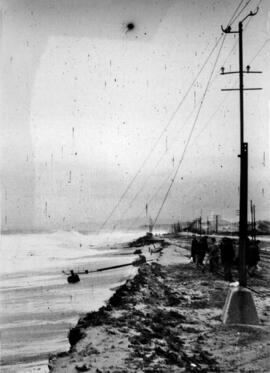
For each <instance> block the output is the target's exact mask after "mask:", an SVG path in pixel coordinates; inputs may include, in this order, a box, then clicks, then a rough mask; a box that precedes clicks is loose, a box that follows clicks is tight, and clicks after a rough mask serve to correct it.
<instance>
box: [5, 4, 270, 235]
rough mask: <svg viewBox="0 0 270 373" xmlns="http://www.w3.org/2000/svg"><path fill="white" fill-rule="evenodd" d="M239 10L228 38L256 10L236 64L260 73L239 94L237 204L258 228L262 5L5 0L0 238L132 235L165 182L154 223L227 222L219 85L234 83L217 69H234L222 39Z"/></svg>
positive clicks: (263, 130)
mask: <svg viewBox="0 0 270 373" xmlns="http://www.w3.org/2000/svg"><path fill="white" fill-rule="evenodd" d="M238 4H240V6H239V8H238V11H237V12H236V13H235V16H236V19H235V20H234V22H233V23H232V29H234V30H237V27H238V22H239V21H241V20H242V19H243V18H244V17H245V16H246V15H247V14H248V13H249V12H250V11H251V10H255V9H256V7H257V5H258V4H259V7H260V9H259V12H258V14H257V15H256V16H254V17H251V18H250V19H248V20H246V21H245V23H244V27H245V28H244V34H243V43H244V66H246V65H250V66H251V70H256V71H263V74H250V75H249V76H247V74H245V87H261V88H263V89H262V90H261V91H247V92H246V93H245V107H244V109H245V114H244V116H245V141H247V142H248V144H249V197H248V198H249V200H252V201H253V203H255V205H256V213H257V218H258V219H268V218H269V205H270V204H269V202H270V191H269V110H270V100H269V98H270V87H269V84H268V83H267V82H269V81H270V67H269V57H270V42H269V40H270V3H269V1H267V0H262V1H259V0H256V1H255V0H251V1H248V0H246V1H234V0H226V1H221V0H220V1H218V0H204V1H199V0H194V1H190V0H181V1H180V0H177V1H176V0H155V1H154V0H147V1H146V0H144V1H143V0H139V1H131V0H96V1H94V0H93V1H86V0H76V1H75V0H73V1H72V0H57V1H56V0H48V1H41V0H9V1H2V3H1V10H2V11H1V56H2V58H1V61H2V64H1V80H2V84H1V86H2V90H1V102H2V105H1V106H2V110H1V111H2V121H1V123H2V126H1V141H2V157H1V160H2V162H1V174H2V214H1V216H2V230H9V229H93V228H97V227H99V226H101V225H102V226H103V227H104V228H107V227H110V226H112V225H115V226H117V224H119V222H120V221H122V222H123V221H124V222H125V223H126V224H131V226H132V225H133V226H134V225H136V224H137V223H138V222H139V223H141V222H143V221H146V220H147V217H146V210H145V206H146V204H147V207H148V210H147V214H148V216H149V215H150V216H151V217H152V218H153V219H155V217H156V216H157V214H158V211H159V210H160V207H161V205H162V202H163V201H164V198H165V196H166V192H167V191H168V188H169V187H170V184H171V181H172V178H174V176H175V180H174V182H173V184H172V186H171V189H170V192H169V194H168V198H167V199H166V201H165V203H164V205H163V208H162V209H161V212H160V215H159V220H158V221H159V222H165V221H175V220H179V219H180V220H186V219H195V218H197V217H198V216H200V215H202V216H203V219H206V218H207V217H209V218H211V217H213V216H214V215H216V214H218V215H220V216H221V217H222V218H224V219H229V220H236V219H237V210H239V158H238V157H237V156H238V154H239V143H240V139H239V132H240V130H239V97H238V96H239V94H238V92H236V91H235V92H222V91H221V89H222V88H231V87H237V84H238V75H235V74H231V75H223V76H222V75H220V68H221V66H224V67H225V71H238V36H237V34H229V35H226V37H225V38H224V40H223V36H222V31H221V25H223V26H224V27H225V26H227V24H228V22H229V21H230V20H231V17H232V16H233V14H234V11H235V9H236V8H237V6H238ZM243 7H245V8H244V9H243V11H242V12H241V14H239V15H238V13H239V11H241V9H242V8H243ZM129 23H132V24H134V28H133V29H131V30H129V29H128V28H127V25H128V24H129ZM215 45H216V48H214V46H215ZM213 48H214V50H213ZM211 51H213V53H212V54H211V55H210V53H211ZM209 55H210V57H209ZM208 57H209V58H208ZM206 60H207V63H206V64H205V61H206ZM200 70H201V73H200V74H198V73H199V72H200ZM210 78H211V79H210ZM178 166H179V167H178ZM178 168H179V170H178V172H176V170H177V169H178ZM105 222H106V224H102V223H105Z"/></svg>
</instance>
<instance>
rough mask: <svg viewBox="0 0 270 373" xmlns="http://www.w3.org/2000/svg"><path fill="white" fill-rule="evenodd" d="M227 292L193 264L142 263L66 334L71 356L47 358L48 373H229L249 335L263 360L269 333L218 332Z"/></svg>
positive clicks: (221, 284) (246, 330) (209, 274)
mask: <svg viewBox="0 0 270 373" xmlns="http://www.w3.org/2000/svg"><path fill="white" fill-rule="evenodd" d="M170 249H171V248H170V247H169V248H168V249H167V250H168V251H170ZM167 250H166V251H167ZM227 291H228V284H227V283H226V282H225V281H222V280H220V279H218V278H217V277H215V275H213V274H211V273H202V271H198V270H197V269H196V268H195V267H194V265H193V264H191V263H189V264H172V265H168V266H164V265H160V264H158V263H151V264H145V265H143V266H142V267H141V268H139V270H138V274H137V275H136V276H135V277H134V279H133V280H128V281H127V282H126V283H125V284H124V285H123V286H121V287H120V288H118V290H117V291H116V292H115V293H114V295H113V296H112V297H111V298H110V300H109V301H108V304H107V305H106V306H104V307H102V308H101V309H100V310H99V311H98V312H91V313H89V314H87V315H86V316H84V317H82V318H81V319H80V320H79V321H78V324H77V325H76V326H75V327H74V328H73V329H71V330H70V333H69V342H70V345H71V348H70V351H69V352H67V353H62V354H58V355H57V356H56V357H50V360H49V369H50V372H58V373H60V372H66V373H70V372H83V371H85V372H86V371H87V372H96V373H109V372H110V373H124V372H146V373H150V372H153V373H154V372H155V373H159V372H160V373H163V372H164V373H165V372H183V373H184V372H194V373H199V372H201V373H202V372H205V373H210V372H215V373H216V372H232V369H233V364H234V366H236V365H237V363H238V364H239V363H241V362H242V363H243V361H244V360H243V361H241V359H237V358H236V353H237V351H239V352H241V348H242V350H243V351H242V352H244V350H245V345H244V343H243V340H246V341H247V344H249V342H248V340H251V339H252V338H251V335H253V339H254V338H255V340H256V338H257V339H258V343H257V342H256V343H257V345H256V346H257V347H256V346H255V350H254V351H253V353H255V354H257V352H258V351H259V354H261V356H264V355H265V356H267V351H268V352H269V343H265V341H267V338H268V342H269V327H268V329H266V330H265V331H262V332H258V336H257V337H256V335H255V334H254V331H253V330H248V328H246V329H245V328H244V329H243V330H242V329H241V328H239V329H233V328H228V327H225V326H224V325H222V323H221V321H220V319H221V313H222V307H223V305H224V301H225V299H226V295H227ZM240 337H242V340H241V344H240V345H239V346H238V342H239V340H240V339H241V338H240ZM226 340H227V341H228V343H229V346H227V347H226ZM241 346H242V347H241ZM237 349H238V350H237ZM257 350H258V351H257ZM233 351H234V352H233ZM250 352H252V351H251V349H250ZM252 356H253V355H252ZM243 364H245V361H244V363H243ZM242 368H243V367H242ZM255 368H256V364H255ZM233 371H238V370H233ZM241 371H243V372H244V371H246V370H241ZM254 371H260V372H264V371H265V372H266V371H267V370H258V369H255V370H254Z"/></svg>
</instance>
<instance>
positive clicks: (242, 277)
mask: <svg viewBox="0 0 270 373" xmlns="http://www.w3.org/2000/svg"><path fill="white" fill-rule="evenodd" d="M257 12H258V9H257V10H256V11H255V12H250V13H249V14H248V15H247V16H246V17H245V18H244V19H243V20H242V21H241V22H239V24H238V31H231V27H230V26H228V27H227V28H226V29H223V27H222V31H223V32H225V33H226V34H239V71H229V72H225V69H224V67H222V68H221V74H222V75H224V74H239V88H229V89H222V91H239V101H240V102H239V104H240V155H239V157H240V221H239V285H240V286H243V287H246V285H247V273H246V245H247V212H248V144H247V143H246V142H244V91H245V90H257V89H261V88H244V78H243V77H244V73H247V74H251V73H261V71H250V66H247V67H246V71H244V70H243V22H244V21H245V20H246V19H247V18H248V17H251V16H255V15H256V14H257Z"/></svg>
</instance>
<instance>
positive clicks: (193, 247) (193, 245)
mask: <svg viewBox="0 0 270 373" xmlns="http://www.w3.org/2000/svg"><path fill="white" fill-rule="evenodd" d="M197 252H198V241H197V238H196V236H195V235H193V240H192V242H191V253H190V257H191V258H192V261H193V263H196V256H197Z"/></svg>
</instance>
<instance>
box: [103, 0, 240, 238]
mask: <svg viewBox="0 0 270 373" xmlns="http://www.w3.org/2000/svg"><path fill="white" fill-rule="evenodd" d="M242 2H243V0H241V1H240V4H239V5H238V6H237V8H236V10H235V11H234V13H233V16H234V15H235V13H236V12H237V10H238V9H239V7H240V6H241V4H242ZM233 16H232V17H233ZM232 17H231V19H232ZM230 22H231V21H230ZM221 39H222V35H220V37H219V38H218V40H217V41H216V43H215V45H214V47H213V48H212V50H211V52H210V53H209V55H208V57H207V58H206V60H205V62H204V63H203V65H202V66H201V68H200V70H199V72H198V73H197V75H196V77H195V78H194V80H193V81H192V83H191V84H190V86H189V88H188V90H187V91H186V93H185V95H184V97H183V98H182V100H181V101H180V102H179V104H178V105H177V107H176V109H175V110H174V112H173V113H172V115H171V117H170V119H169V121H168V122H167V124H166V126H165V127H164V129H163V130H162V132H161V133H160V135H159V137H158V138H157V140H156V141H155V143H154V145H153V146H152V148H151V149H150V151H149V153H148V154H147V156H146V158H145V159H144V161H143V162H142V164H141V166H140V167H139V169H138V170H137V172H136V173H135V175H134V176H133V178H132V179H131V181H130V182H129V184H128V185H127V187H126V189H125V190H124V192H123V193H122V195H121V196H120V198H119V200H118V201H117V203H116V205H115V206H114V207H113V209H112V210H111V212H110V213H109V215H108V217H107V218H106V219H105V221H104V222H103V223H102V224H101V226H100V228H99V230H98V232H100V231H101V230H102V229H103V228H104V227H105V225H106V224H107V223H108V221H109V220H110V218H111V217H112V216H113V214H114V213H115V211H116V210H117V208H118V207H119V206H120V204H121V202H122V200H123V199H124V198H125V196H126V195H127V193H128V191H129V190H130V188H131V187H132V185H133V183H134V181H135V180H136V178H137V177H138V175H139V174H140V173H141V170H142V168H143V167H144V166H145V164H146V163H147V161H148V160H149V159H150V157H151V155H152V153H153V151H154V150H155V148H156V146H157V144H158V143H159V141H160V139H161V138H162V136H163V135H164V133H166V131H167V129H168V128H169V126H170V125H171V123H172V121H173V119H174V117H175V115H176V114H177V112H178V110H179V109H180V107H181V106H182V104H183V103H184V101H185V99H186V98H187V96H188V95H189V93H190V91H191V89H192V87H193V85H194V84H195V82H196V81H197V79H198V77H199V76H200V74H201V72H202V71H203V69H204V67H205V66H206V64H207V63H208V61H209V59H210V58H211V56H212V54H213V53H214V51H215V49H216V48H217V46H218V44H219V43H220V41H221Z"/></svg>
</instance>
